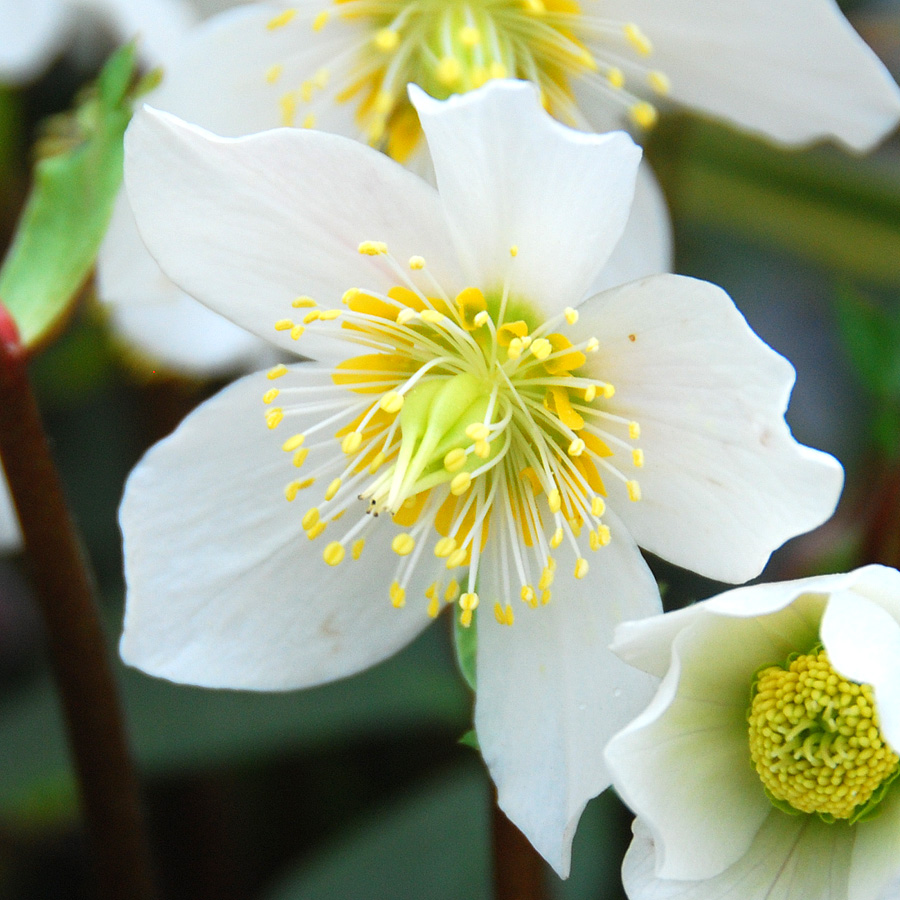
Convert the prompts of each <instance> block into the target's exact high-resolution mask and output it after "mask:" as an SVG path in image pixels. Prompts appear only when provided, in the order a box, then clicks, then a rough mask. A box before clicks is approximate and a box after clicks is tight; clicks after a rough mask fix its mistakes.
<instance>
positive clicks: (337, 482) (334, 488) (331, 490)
mask: <svg viewBox="0 0 900 900" xmlns="http://www.w3.org/2000/svg"><path fill="white" fill-rule="evenodd" d="M342 484H343V481H341V479H340V478H335V479H334V481H332V482H331V484H329V485H328V490H327V491H325V499H326V500H333V499H334V495H335V494H336V493H337V492H338V491H339V490H340V489H341V485H342Z"/></svg>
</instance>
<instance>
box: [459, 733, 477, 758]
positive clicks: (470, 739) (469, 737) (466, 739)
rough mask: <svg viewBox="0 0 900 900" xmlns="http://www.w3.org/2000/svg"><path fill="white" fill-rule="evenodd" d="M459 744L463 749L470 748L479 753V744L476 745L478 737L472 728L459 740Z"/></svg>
mask: <svg viewBox="0 0 900 900" xmlns="http://www.w3.org/2000/svg"><path fill="white" fill-rule="evenodd" d="M459 743H460V744H462V745H463V747H471V749H472V750H475V751H476V752H478V753H481V744H479V743H478V735H477V734H476V733H475V729H474V728H470V729H469V730H468V731H467V732H466V733H465V734H464V735H463V736H462V737H461V738H460V739H459Z"/></svg>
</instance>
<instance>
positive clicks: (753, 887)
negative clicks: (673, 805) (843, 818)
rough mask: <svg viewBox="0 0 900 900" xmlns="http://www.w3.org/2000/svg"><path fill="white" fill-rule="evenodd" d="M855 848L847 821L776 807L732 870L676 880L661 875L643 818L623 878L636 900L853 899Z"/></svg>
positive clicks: (637, 821) (627, 859) (629, 853)
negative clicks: (849, 895)
mask: <svg viewBox="0 0 900 900" xmlns="http://www.w3.org/2000/svg"><path fill="white" fill-rule="evenodd" d="M852 847H853V837H852V832H851V831H850V829H849V828H847V827H845V826H843V825H826V824H825V823H824V822H822V821H820V820H819V819H818V818H817V817H815V816H789V815H786V814H785V813H782V812H781V811H780V810H777V809H772V811H771V812H770V813H769V815H768V817H767V818H766V821H765V823H764V824H763V826H762V828H760V830H759V833H758V834H757V837H756V840H754V842H753V845H752V846H751V847H750V849H749V850H748V852H747V853H746V854H745V855H744V856H743V857H742V858H741V859H740V860H739V861H738V862H737V863H735V864H734V865H733V866H732V867H731V868H730V869H727V870H726V871H725V872H723V873H722V874H721V875H719V876H717V877H716V878H710V879H706V880H703V881H675V880H669V879H665V878H658V877H657V876H656V875H655V873H654V854H655V847H654V843H653V839H652V837H651V835H650V833H649V831H648V830H647V828H646V826H645V824H644V823H643V822H642V821H641V820H640V819H637V820H636V821H635V823H634V840H633V841H632V842H631V847H629V849H628V853H627V854H626V855H625V861H624V863H623V864H622V881H623V883H624V885H625V890H626V891H627V893H628V896H629V898H630V900H813V898H815V900H847V869H848V866H849V864H850V853H851V850H852Z"/></svg>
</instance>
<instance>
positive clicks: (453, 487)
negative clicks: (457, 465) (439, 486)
mask: <svg viewBox="0 0 900 900" xmlns="http://www.w3.org/2000/svg"><path fill="white" fill-rule="evenodd" d="M471 486H472V476H471V475H470V474H469V473H468V472H460V473H459V475H456V476H454V478H453V481H451V482H450V493H451V494H453V495H454V496H455V497H459V496H461V495H462V494H464V493H465V492H466V491H467V490H468V489H469V488H470V487H471Z"/></svg>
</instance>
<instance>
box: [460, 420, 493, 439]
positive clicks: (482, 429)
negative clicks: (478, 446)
mask: <svg viewBox="0 0 900 900" xmlns="http://www.w3.org/2000/svg"><path fill="white" fill-rule="evenodd" d="M490 433H491V432H490V429H489V428H488V427H487V425H485V424H484V422H472V423H471V424H470V425H467V426H466V437H467V438H468V439H469V440H470V441H483V440H485V438H487V436H488V435H489V434H490Z"/></svg>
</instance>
